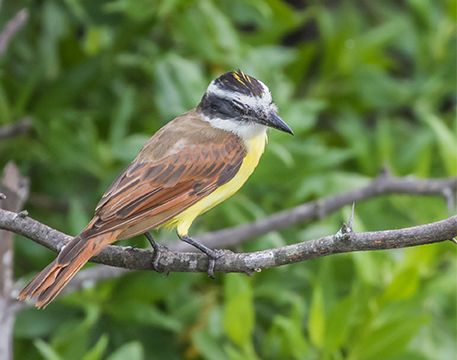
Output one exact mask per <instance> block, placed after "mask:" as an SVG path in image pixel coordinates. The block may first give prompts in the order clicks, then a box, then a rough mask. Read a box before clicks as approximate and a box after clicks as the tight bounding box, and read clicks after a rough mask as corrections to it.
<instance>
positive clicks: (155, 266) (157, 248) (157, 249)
mask: <svg viewBox="0 0 457 360" xmlns="http://www.w3.org/2000/svg"><path fill="white" fill-rule="evenodd" d="M144 236H146V239H148V241H149V243H150V244H151V246H152V248H153V249H154V257H153V258H152V267H153V269H154V270H155V271H157V272H162V270H161V269H160V266H159V259H160V245H159V244H157V243H156V241H155V240H154V238H153V237H152V235H151V233H150V232H145V233H144Z"/></svg>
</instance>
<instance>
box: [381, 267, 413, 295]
mask: <svg viewBox="0 0 457 360" xmlns="http://www.w3.org/2000/svg"><path fill="white" fill-rule="evenodd" d="M418 286H419V274H418V268H417V267H408V268H406V269H404V270H402V271H401V272H400V273H398V274H395V275H394V278H393V281H392V282H391V283H390V284H389V286H388V287H387V288H386V289H385V290H384V293H383V295H382V297H381V299H382V301H384V302H390V301H399V300H405V299H408V298H410V297H412V296H414V295H415V294H416V292H417V288H418Z"/></svg>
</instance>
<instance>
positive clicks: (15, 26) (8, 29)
mask: <svg viewBox="0 0 457 360" xmlns="http://www.w3.org/2000/svg"><path fill="white" fill-rule="evenodd" d="M28 17H29V12H28V10H27V9H22V10H20V11H18V12H17V14H16V15H15V16H14V17H13V18H12V19H11V20H10V21H8V23H7V24H6V26H5V28H4V29H3V30H2V31H1V32H0V57H2V56H3V55H4V54H5V52H6V50H7V49H8V44H9V42H10V41H11V39H12V38H13V36H14V34H16V33H17V32H18V31H19V29H20V28H21V27H23V26H24V25H25V23H26V22H27V19H28Z"/></svg>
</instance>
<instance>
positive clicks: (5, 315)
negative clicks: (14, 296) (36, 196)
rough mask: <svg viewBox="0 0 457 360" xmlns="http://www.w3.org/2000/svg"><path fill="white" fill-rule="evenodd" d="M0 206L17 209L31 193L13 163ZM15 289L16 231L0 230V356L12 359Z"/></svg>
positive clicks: (6, 171) (0, 185)
mask: <svg viewBox="0 0 457 360" xmlns="http://www.w3.org/2000/svg"><path fill="white" fill-rule="evenodd" d="M0 192H2V193H3V194H4V196H3V197H1V198H0V207H1V208H5V209H9V210H13V211H18V210H19V209H21V207H22V205H23V204H24V202H25V200H26V198H27V194H28V181H27V179H25V178H23V177H21V175H20V173H19V170H18V169H17V167H16V166H15V165H14V164H13V163H9V164H7V165H6V166H5V169H4V174H3V179H2V181H1V182H0ZM12 290H13V234H12V233H10V232H7V231H1V230H0V332H1V334H2V336H0V358H1V359H5V360H10V359H12V358H13V325H14V313H15V311H14V308H13V304H14V302H12V301H11V292H12Z"/></svg>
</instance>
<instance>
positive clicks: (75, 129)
mask: <svg viewBox="0 0 457 360" xmlns="http://www.w3.org/2000/svg"><path fill="white" fill-rule="evenodd" d="M24 6H25V7H27V8H28V9H29V11H30V19H29V21H28V24H27V26H26V27H25V28H24V29H23V30H21V32H20V33H19V34H18V35H17V36H16V37H15V39H14V41H13V43H12V44H11V46H10V48H9V51H8V53H7V54H6V56H5V57H4V58H2V59H0V125H2V124H6V123H11V122H14V121H16V120H18V119H19V118H21V117H23V116H31V117H32V118H33V132H31V133H30V134H29V135H27V136H23V137H20V138H16V139H14V140H9V141H3V142H1V143H0V161H1V165H3V164H4V163H6V161H8V160H10V159H12V160H15V161H16V162H17V163H18V164H20V166H21V168H22V170H23V173H24V174H27V175H28V176H29V177H30V178H31V181H32V196H31V198H30V201H29V203H28V205H27V209H28V210H29V212H30V214H31V216H33V217H35V218H37V219H39V220H41V221H43V222H45V223H47V224H49V225H50V226H54V227H57V228H58V229H61V230H64V231H66V232H68V233H73V234H75V233H77V232H78V231H79V230H80V229H81V228H82V227H83V226H84V225H85V224H86V222H87V221H88V219H89V218H90V216H91V213H92V209H93V208H94V206H95V204H96V202H97V200H98V199H99V197H100V195H101V194H102V192H103V190H104V189H105V188H106V186H107V185H108V184H109V183H110V182H111V181H112V179H113V177H114V176H115V175H116V174H117V173H118V172H119V171H120V170H121V169H122V168H123V167H124V166H125V165H126V164H127V163H128V162H129V161H130V160H131V159H132V158H133V157H134V156H135V154H136V152H137V151H138V149H139V147H140V146H141V145H142V143H143V142H144V141H145V140H146V139H147V138H148V137H149V136H150V135H151V134H152V133H153V132H154V131H156V130H157V129H158V128H159V127H161V126H162V125H163V124H165V123H166V122H167V121H169V120H170V119H172V118H173V117H174V116H175V115H178V114H180V113H182V112H184V111H187V110H188V109H190V108H192V107H194V106H195V105H196V104H197V102H198V101H199V99H200V97H201V95H202V94H203V92H204V90H205V87H206V85H207V84H208V83H209V81H210V80H211V79H212V78H214V77H216V76H217V75H219V74H220V73H221V72H223V71H226V70H229V69H236V68H240V69H243V70H244V71H245V72H247V73H249V74H252V75H254V76H257V77H259V78H260V79H262V80H263V81H264V82H265V83H267V84H268V86H269V87H270V89H271V90H272V93H273V96H274V98H275V100H276V102H277V104H278V106H279V109H280V114H281V115H282V117H283V118H284V119H285V120H286V121H287V122H288V123H289V124H290V125H291V126H292V128H293V129H294V130H295V133H296V135H295V137H293V138H292V137H289V136H286V135H284V134H280V133H277V132H271V135H270V143H269V146H268V150H267V152H266V154H265V155H264V157H263V159H262V161H261V164H260V165H259V167H258V170H257V171H256V173H255V174H254V175H253V177H252V179H250V181H249V182H248V184H246V186H245V187H244V188H243V190H242V191H241V192H240V193H239V194H237V195H236V196H234V197H233V199H231V200H229V201H227V202H226V203H225V204H223V205H221V206H219V207H218V208H216V209H214V210H212V211H211V212H209V213H208V214H206V215H205V216H204V217H202V218H201V219H200V220H199V221H198V222H197V223H196V224H195V226H194V227H193V233H194V234H198V233H201V232H203V231H205V230H211V229H219V228H223V227H226V226H230V225H236V224H240V223H244V222H248V221H251V220H253V219H255V218H260V217H262V216H265V215H267V214H271V213H274V212H275V211H278V210H282V209H285V208H288V207H291V206H293V205H296V204H299V203H302V202H304V201H308V200H312V199H315V198H319V197H322V196H325V195H329V194H333V193H336V192H339V191H344V190H347V189H351V188H355V187H358V186H361V185H363V184H366V183H367V182H368V181H369V179H370V178H372V177H374V176H376V174H377V172H378V171H379V169H381V168H382V167H383V166H387V167H388V168H390V169H391V171H392V172H393V173H394V174H396V175H416V176H419V177H445V176H451V175H454V176H455V175H457V120H456V116H455V106H456V80H457V79H456V60H457V58H456V20H457V3H456V1H455V0H440V1H427V0H404V1H396V0H388V1H382V2H381V1H364V0H357V1H349V0H347V1H345V0H332V1H323V2H320V1H305V0H290V1H279V0H266V1H263V0H245V1H242V0H232V1H217V0H202V1H185V0H173V1H171V0H169V1H164V0H163V1H154V0H142V1H138V0H136V1H134V0H113V1H101V0H92V1H89V0H85V1H77V0H64V1H58V0H44V1H38V0H35V1H32V0H29V1H11V0H4V1H3V4H2V7H1V11H0V24H4V23H5V21H6V20H7V19H8V18H10V17H11V16H12V15H13V14H14V13H15V11H17V10H18V9H20V8H22V7H24ZM348 213H349V209H346V210H345V211H341V212H339V213H337V214H335V215H332V216H330V217H328V218H326V219H323V220H321V221H319V222H316V223H314V224H312V225H308V226H296V227H293V228H290V229H288V230H286V231H282V232H281V233H272V234H268V235H265V236H262V237H261V238H258V239H253V240H252V241H250V242H249V243H247V244H245V245H243V247H242V249H240V250H243V249H244V250H253V249H263V248H269V247H273V246H280V245H283V244H287V243H294V242H298V241H301V240H303V239H310V238H313V237H316V236H319V235H324V234H329V233H334V232H335V231H336V230H337V229H338V227H339V225H340V224H341V222H342V221H343V220H344V219H345V218H346V217H347V216H348ZM446 216H447V211H446V208H445V205H444V203H443V201H442V199H434V198H420V197H407V196H390V197H383V198H379V199H375V200H370V201H368V202H365V203H360V204H357V206H356V219H355V220H356V230H357V231H365V230H379V229H387V228H399V227H403V226H410V225H415V224H420V223H426V222H431V221H434V220H438V219H441V218H444V217H446ZM160 236H161V237H170V236H172V234H169V233H168V234H164V235H162V234H161V235H160ZM129 243H130V244H131V245H134V246H146V243H145V241H144V239H142V238H137V239H133V240H131V241H130V242H129ZM16 245H17V247H16V260H15V261H16V273H17V276H18V277H22V276H27V277H29V276H31V275H32V274H34V273H35V272H36V271H37V270H38V269H40V268H42V267H43V266H44V265H45V264H46V263H47V262H48V261H50V259H51V258H52V257H53V256H54V254H51V253H50V252H49V251H47V250H45V249H44V248H42V247H40V246H38V245H36V244H34V243H32V242H31V241H28V240H24V239H19V238H18V239H17V241H16ZM455 260H456V256H455V248H453V246H452V244H446V243H443V244H439V245H433V246H423V247H419V248H412V249H403V250H394V251H383V252H376V253H353V254H345V255H339V256H333V257H331V258H321V259H317V260H313V261H308V262H305V263H301V264H296V265H290V266H285V267H282V268H276V269H272V270H268V271H265V272H263V273H261V274H256V275H255V276H252V277H247V276H245V275H239V274H229V275H218V277H217V278H218V279H217V280H215V281H210V280H208V279H206V276H205V275H203V274H171V275H170V276H168V277H165V276H163V275H160V274H155V273H146V272H144V273H132V274H129V275H126V276H124V277H122V278H120V279H116V280H111V281H106V282H104V283H101V284H99V285H97V286H96V287H95V288H87V289H85V290H83V291H81V292H78V293H75V294H72V295H69V296H65V297H61V298H59V300H58V301H56V302H55V303H54V304H52V305H51V306H49V307H48V308H47V309H46V310H44V311H36V310H34V309H27V310H23V311H21V312H20V313H19V314H18V316H17V322H16V327H15V353H16V358H17V359H28V360H30V359H48V360H58V359H65V360H67V359H68V360H72V359H84V360H98V359H108V360H118V359H129V360H140V359H180V358H186V359H201V358H203V359H222V360H223V359H231V360H237V359H335V360H339V359H351V360H358V359H373V360H374V359H393V360H394V359H395V360H396V359H413V360H422V359H450V358H452V357H453V355H455V354H456V353H457V345H456V339H457V331H456V326H455V324H456V280H455V274H456V271H457V262H456V261H455Z"/></svg>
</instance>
